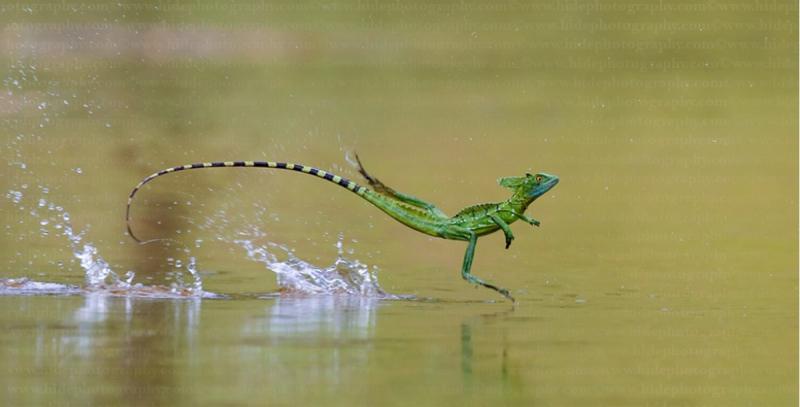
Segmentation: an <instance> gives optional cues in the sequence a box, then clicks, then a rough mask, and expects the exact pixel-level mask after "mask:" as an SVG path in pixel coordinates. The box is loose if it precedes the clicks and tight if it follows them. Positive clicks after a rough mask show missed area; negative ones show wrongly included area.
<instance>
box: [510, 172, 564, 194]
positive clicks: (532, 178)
mask: <svg viewBox="0 0 800 407" xmlns="http://www.w3.org/2000/svg"><path fill="white" fill-rule="evenodd" d="M497 183H498V184H500V186H503V187H506V188H508V189H512V190H514V191H515V192H516V191H519V192H522V193H523V194H525V196H526V197H527V198H531V199H536V198H538V197H540V196H542V195H544V193H545V192H547V191H549V190H550V189H551V188H553V187H554V186H556V184H558V177H557V176H555V175H552V174H547V173H544V172H540V173H538V174H525V176H523V177H505V178H500V179H499V180H497Z"/></svg>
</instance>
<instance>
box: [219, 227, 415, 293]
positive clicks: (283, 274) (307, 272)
mask: <svg viewBox="0 0 800 407" xmlns="http://www.w3.org/2000/svg"><path fill="white" fill-rule="evenodd" d="M240 235H241V233H240ZM342 241H343V236H342V235H341V234H340V235H339V237H338V240H337V242H336V248H337V253H338V254H337V256H336V260H334V262H333V264H331V265H330V266H328V267H318V266H315V265H313V264H311V263H309V262H307V261H305V260H303V259H301V258H299V257H297V256H296V255H295V254H294V251H293V250H292V249H290V248H288V247H286V246H284V245H281V244H278V243H273V242H268V243H266V244H262V245H259V244H256V243H255V242H254V241H253V240H252V239H237V240H234V241H233V243H235V244H237V245H239V246H240V247H242V248H243V249H245V251H246V252H247V257H248V258H250V260H253V261H256V262H259V263H262V264H264V265H265V266H266V267H267V269H269V270H271V271H273V272H274V273H275V275H276V277H277V282H278V287H280V291H281V292H283V293H292V294H335V295H342V294H344V295H353V296H361V297H375V298H387V299H397V298H400V297H398V296H395V295H392V294H388V293H386V292H385V291H384V290H383V289H382V288H381V287H380V285H379V284H378V276H377V269H376V268H372V269H370V267H369V266H367V265H366V264H364V263H362V262H360V261H359V260H356V259H348V258H346V257H345V255H344V246H343V243H342ZM281 257H284V258H285V259H283V260H281Z"/></svg>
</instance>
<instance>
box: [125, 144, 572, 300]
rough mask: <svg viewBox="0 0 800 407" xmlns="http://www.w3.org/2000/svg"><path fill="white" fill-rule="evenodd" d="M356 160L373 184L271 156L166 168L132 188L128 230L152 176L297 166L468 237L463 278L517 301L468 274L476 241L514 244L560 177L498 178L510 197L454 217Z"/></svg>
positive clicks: (445, 233)
mask: <svg viewBox="0 0 800 407" xmlns="http://www.w3.org/2000/svg"><path fill="white" fill-rule="evenodd" d="M356 159H358V156H356ZM358 165H359V172H360V173H361V175H363V176H364V178H366V180H367V182H368V183H369V185H370V187H371V188H372V189H369V188H366V187H363V186H361V185H358V184H356V183H355V182H353V181H350V180H348V179H346V178H342V177H340V176H338V175H333V174H331V173H329V172H327V171H323V170H319V169H316V168H313V167H309V166H306V165H302V164H292V163H282V162H272V161H225V162H208V163H198V164H188V165H182V166H178V167H172V168H167V169H164V170H161V171H159V172H157V173H154V174H152V175H150V176H148V177H147V178H145V179H143V180H142V182H140V183H139V185H137V186H136V187H135V188H133V190H132V191H131V193H130V195H129V196H128V206H127V210H126V212H125V222H126V224H127V226H128V234H130V236H131V237H132V238H133V239H134V240H136V241H137V242H141V240H139V238H137V237H136V235H134V234H133V231H132V230H131V225H130V221H131V216H130V215H131V203H132V202H133V197H134V195H136V192H137V191H139V189H140V188H141V187H142V186H143V185H144V184H146V183H148V182H150V181H152V180H153V179H154V178H156V177H160V176H162V175H166V174H169V173H172V172H177V171H183V170H190V169H196V168H215V167H263V168H276V169H284V170H294V171H298V172H304V173H307V174H311V175H316V176H318V177H320V178H323V179H325V180H328V181H330V182H333V183H335V184H338V185H339V186H341V187H343V188H346V189H349V190H350V191H352V192H354V193H355V194H357V195H359V196H360V197H362V198H364V199H365V200H367V201H368V202H369V203H371V204H373V205H375V206H377V207H378V209H380V210H382V211H384V212H386V213H387V214H388V215H389V216H391V217H393V218H394V219H396V220H397V221H399V222H400V223H402V224H404V225H406V226H408V227H410V228H411V229H414V230H417V231H420V232H422V233H425V234H428V235H431V236H436V237H441V238H444V239H452V240H464V241H466V242H468V245H467V252H466V253H465V255H464V263H463V265H462V267H461V277H463V278H464V279H465V280H467V281H469V282H470V283H473V284H478V285H482V286H484V287H487V288H491V289H493V290H495V291H497V292H499V293H500V294H502V295H504V296H505V297H507V298H509V299H511V300H512V301H514V298H513V297H512V296H511V295H510V294H509V292H508V290H506V289H505V288H500V287H497V286H495V285H492V284H490V283H487V282H485V281H483V280H481V279H480V278H478V277H476V276H474V275H472V274H471V273H470V269H471V267H472V258H473V256H474V255H475V245H476V243H477V241H478V237H480V236H483V235H488V234H490V233H493V232H496V231H498V230H502V231H503V233H504V234H505V237H506V249H508V247H509V246H510V245H511V241H512V240H514V235H513V234H512V233H511V228H509V226H508V225H510V224H511V223H514V222H515V221H516V220H517V219H522V220H523V221H525V222H527V223H530V224H531V225H534V226H539V221H537V220H535V219H532V218H529V217H527V216H525V214H524V212H525V209H527V208H528V205H530V204H531V203H532V202H533V201H534V200H536V198H538V197H540V196H542V195H543V194H544V193H545V192H547V191H549V190H550V189H551V188H553V187H554V186H555V185H556V184H557V183H558V177H556V176H555V175H550V174H546V173H543V172H542V173H538V174H535V175H532V174H525V175H524V176H521V177H505V178H500V179H499V180H498V183H499V184H500V185H501V186H503V187H506V188H509V189H511V190H512V191H513V193H512V195H511V197H510V198H508V199H507V200H505V201H503V202H499V203H487V204H480V205H474V206H470V207H468V208H464V209H463V210H461V211H460V212H458V213H457V214H456V215H455V216H452V217H448V216H447V215H445V214H444V212H442V211H441V210H440V209H439V208H437V207H436V206H434V205H433V204H430V203H428V202H425V201H422V200H420V199H417V198H415V197H413V196H410V195H406V194H403V193H401V192H397V191H395V190H393V189H392V188H389V187H388V186H386V185H384V184H383V183H382V182H380V181H379V180H378V179H377V178H374V177H372V176H371V175H370V174H368V173H367V171H366V170H364V167H363V166H362V165H361V161H360V160H359V161H358Z"/></svg>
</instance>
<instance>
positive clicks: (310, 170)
mask: <svg viewBox="0 0 800 407" xmlns="http://www.w3.org/2000/svg"><path fill="white" fill-rule="evenodd" d="M214 167H262V168H278V169H282V170H294V171H299V172H304V173H306V174H311V175H316V176H318V177H320V178H324V179H326V180H328V181H330V182H333V183H335V184H338V185H339V186H341V187H344V188H347V189H349V190H350V191H353V192H355V193H356V194H359V195H363V194H364V193H365V192H366V191H367V190H368V189H367V188H365V187H362V186H360V185H358V184H356V183H355V182H353V181H350V180H348V179H347V178H342V177H340V176H338V175H333V174H331V173H329V172H326V171H323V170H320V169H317V168H314V167H309V166H307V165H302V164H292V163H278V162H272V161H225V162H209V163H197V164H187V165H182V166H179V167H172V168H167V169H164V170H161V171H159V172H157V173H155V174H152V175H150V176H148V177H147V178H145V179H143V180H142V182H140V183H139V185H136V187H135V188H133V190H132V191H131V194H130V195H129V196H128V206H127V209H126V210H125V224H126V225H127V227H128V234H129V235H130V236H131V237H132V238H133V240H135V241H137V242H139V243H141V242H142V241H141V240H139V238H138V237H136V235H134V234H133V231H132V230H131V203H133V196H134V195H136V192H138V191H139V189H140V188H141V187H142V186H144V184H146V183H148V182H150V181H152V180H154V179H155V178H158V177H160V176H162V175H166V174H169V173H171V172H176V171H183V170H193V169H197V168H214Z"/></svg>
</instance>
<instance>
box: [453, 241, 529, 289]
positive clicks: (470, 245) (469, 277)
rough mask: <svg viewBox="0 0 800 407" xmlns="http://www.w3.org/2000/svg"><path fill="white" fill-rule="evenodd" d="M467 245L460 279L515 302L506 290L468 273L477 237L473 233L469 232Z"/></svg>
mask: <svg viewBox="0 0 800 407" xmlns="http://www.w3.org/2000/svg"><path fill="white" fill-rule="evenodd" d="M469 233H470V235H469V243H468V244H467V252H466V253H464V264H463V265H462V266H461V277H462V278H463V279H464V280H467V281H468V282H470V283H472V284H477V285H482V286H484V287H486V288H490V289H492V290H495V291H497V292H498V293H500V294H502V295H503V296H504V297H506V298H508V299H509V300H511V302H516V300H515V299H514V297H512V296H511V294H509V292H508V290H507V289H505V288H502V287H497V286H496V285H494V284H490V283H487V282H485V281H483V280H481V279H480V278H478V277H476V276H474V275H473V274H472V273H470V269H471V268H472V258H473V257H475V246H476V245H477V244H478V236H477V235H476V234H475V232H471V231H470V232H469Z"/></svg>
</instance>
